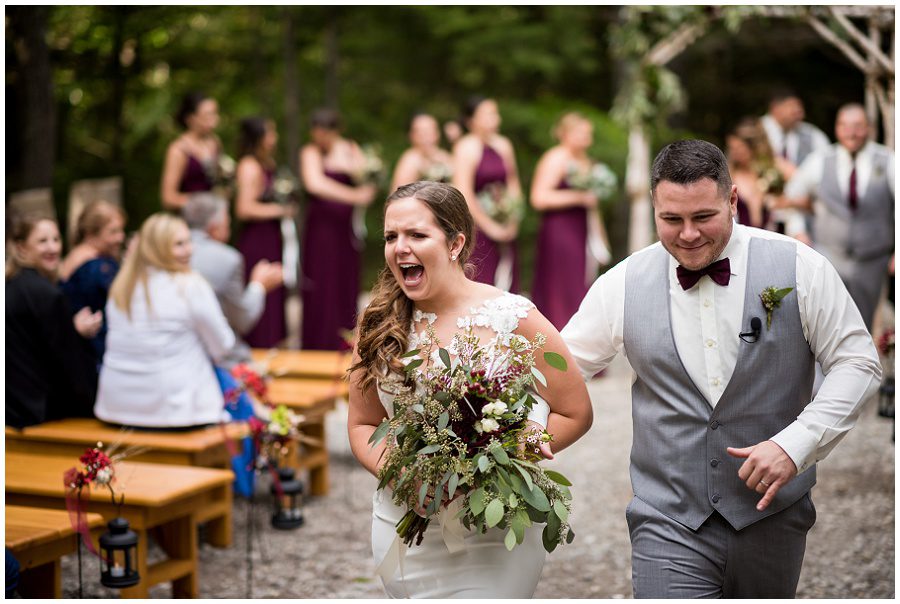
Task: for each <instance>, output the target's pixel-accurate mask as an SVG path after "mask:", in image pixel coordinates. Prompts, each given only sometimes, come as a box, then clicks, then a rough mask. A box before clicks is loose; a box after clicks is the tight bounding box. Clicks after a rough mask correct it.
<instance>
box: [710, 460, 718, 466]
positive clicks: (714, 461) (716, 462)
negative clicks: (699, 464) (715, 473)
mask: <svg viewBox="0 0 900 604" xmlns="http://www.w3.org/2000/svg"><path fill="white" fill-rule="evenodd" d="M709 465H711V466H712V467H714V468H715V467H716V466H717V465H719V460H718V459H712V460H710V462H709Z"/></svg>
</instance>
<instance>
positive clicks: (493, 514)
mask: <svg viewBox="0 0 900 604" xmlns="http://www.w3.org/2000/svg"><path fill="white" fill-rule="evenodd" d="M501 520H503V502H502V501H500V500H499V499H494V500H493V501H491V502H490V503H489V504H487V507H486V508H484V523H485V524H486V525H487V526H488V528H492V527H495V526H497V524H499V522H500V521H501Z"/></svg>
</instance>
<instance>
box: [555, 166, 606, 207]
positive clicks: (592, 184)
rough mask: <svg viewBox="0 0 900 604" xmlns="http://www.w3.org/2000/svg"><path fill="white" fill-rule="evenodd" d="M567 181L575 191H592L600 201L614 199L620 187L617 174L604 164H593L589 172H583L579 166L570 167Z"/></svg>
mask: <svg viewBox="0 0 900 604" xmlns="http://www.w3.org/2000/svg"><path fill="white" fill-rule="evenodd" d="M566 181H567V182H568V183H569V186H570V187H572V188H573V189H579V190H581V191H590V192H591V193H593V194H594V195H595V196H596V197H597V199H598V200H604V199H609V198H610V197H612V196H613V195H614V194H615V192H616V186H617V185H618V178H616V174H615V172H613V171H612V170H610V168H609V166H607V165H606V164H604V163H603V162H597V163H595V164H593V165H592V166H591V169H590V170H588V171H587V172H581V171H580V170H579V169H578V166H577V165H575V164H573V165H572V166H570V167H569V171H568V174H567V175H566Z"/></svg>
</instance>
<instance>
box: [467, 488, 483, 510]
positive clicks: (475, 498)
mask: <svg viewBox="0 0 900 604" xmlns="http://www.w3.org/2000/svg"><path fill="white" fill-rule="evenodd" d="M469 509H470V510H472V514H473V515H474V516H478V515H479V514H481V512H483V511H484V489H475V490H474V491H472V492H471V493H469Z"/></svg>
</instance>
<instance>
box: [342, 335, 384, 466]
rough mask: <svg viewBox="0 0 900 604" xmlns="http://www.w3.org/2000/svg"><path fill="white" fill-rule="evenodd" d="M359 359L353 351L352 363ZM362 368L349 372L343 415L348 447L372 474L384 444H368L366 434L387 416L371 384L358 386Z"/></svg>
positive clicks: (378, 462)
mask: <svg viewBox="0 0 900 604" xmlns="http://www.w3.org/2000/svg"><path fill="white" fill-rule="evenodd" d="M358 362H359V356H358V355H357V354H356V353H355V352H354V353H353V364H356V363H358ZM362 375H363V370H362V369H357V370H356V371H354V372H353V373H351V374H350V409H349V412H348V415H347V435H348V436H349V438H350V450H351V451H353V455H354V456H355V457H356V459H358V460H359V463H361V464H362V465H363V467H364V468H365V469H367V470H368V471H369V472H371V473H372V474H373V475H377V474H378V468H379V467H381V458H382V455H383V454H384V449H385V444H384V443H383V442H382V443H380V444H378V445H376V446H375V447H372V445H370V444H369V438H370V437H371V436H372V433H373V432H375V429H376V428H377V427H378V425H379V424H381V421H382V420H383V419H385V418H386V417H387V413H386V412H385V410H384V407H383V406H382V405H381V401H380V400H379V399H378V393H377V392H376V391H375V388H374V387H370V388H368V389H367V390H366V391H365V392H363V391H362V390H361V389H360V385H359V383H360V380H361V379H362Z"/></svg>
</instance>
